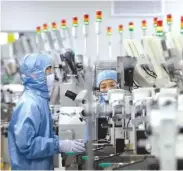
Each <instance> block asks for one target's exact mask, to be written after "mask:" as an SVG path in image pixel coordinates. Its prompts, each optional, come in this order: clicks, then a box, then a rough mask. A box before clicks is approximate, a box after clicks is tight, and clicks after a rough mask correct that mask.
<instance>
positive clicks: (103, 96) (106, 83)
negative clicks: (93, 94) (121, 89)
mask: <svg viewBox="0 0 183 171" xmlns="http://www.w3.org/2000/svg"><path fill="white" fill-rule="evenodd" d="M96 84H97V87H98V88H99V91H100V96H99V102H100V103H101V104H104V103H105V102H106V101H107V100H108V99H107V97H108V95H107V92H108V90H111V89H115V88H117V72H116V71H114V70H104V71H102V72H100V73H99V74H98V76H97V83H96ZM87 139H88V126H87V123H86V125H85V133H84V142H86V141H87Z"/></svg>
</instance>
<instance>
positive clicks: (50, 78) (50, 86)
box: [46, 74, 55, 95]
mask: <svg viewBox="0 0 183 171" xmlns="http://www.w3.org/2000/svg"><path fill="white" fill-rule="evenodd" d="M46 79H47V87H48V92H49V95H51V91H52V89H53V83H54V79H55V76H54V74H49V75H47V76H46Z"/></svg>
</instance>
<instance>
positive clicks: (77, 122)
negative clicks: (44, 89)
mask: <svg viewBox="0 0 183 171" xmlns="http://www.w3.org/2000/svg"><path fill="white" fill-rule="evenodd" d="M167 17H170V16H167ZM88 20H89V16H88V15H84V26H83V27H84V29H83V34H84V54H83V55H82V54H78V53H77V48H76V44H77V38H78V35H77V32H78V19H77V17H73V27H72V36H71V29H69V28H68V27H67V26H66V21H65V20H62V30H59V29H57V26H56V23H52V30H49V29H48V25H47V24H44V25H43V30H44V31H42V30H41V27H38V28H37V34H36V35H35V37H31V38H30V39H29V40H31V41H27V38H26V37H25V36H22V37H21V38H20V39H19V40H17V41H15V42H14V43H12V44H11V45H9V46H10V48H13V49H14V53H13V54H11V55H12V56H13V57H14V58H16V60H15V61H16V64H15V63H14V66H16V65H18V61H19V58H20V57H21V56H22V55H25V54H27V53H36V52H39V51H44V53H46V54H49V55H50V56H51V57H52V60H53V68H54V74H55V78H54V79H55V83H54V87H53V89H52V91H51V94H50V96H51V99H50V103H51V105H50V110H51V112H52V119H53V121H54V128H55V131H56V133H57V135H58V136H59V137H61V138H62V139H83V135H85V132H84V131H85V129H84V128H85V126H86V125H87V129H86V130H87V131H88V136H87V137H85V138H84V140H85V145H86V152H84V153H79V154H78V153H75V152H67V153H62V154H61V155H58V156H57V157H56V158H55V162H56V163H57V165H58V166H57V167H58V168H59V169H61V168H63V167H64V168H65V169H66V170H86V169H94V170H139V169H140V170H147V169H148V170H155V169H157V170H169V169H171V170H181V169H183V166H182V164H181V163H182V159H183V151H182V150H181V144H182V142H183V141H182V140H183V139H182V118H181V113H182V110H183V109H182V107H181V106H182V105H183V104H182V103H183V94H182V90H183V87H182V81H183V77H182V76H183V75H182V72H183V65H181V61H182V60H183V36H182V35H179V36H173V34H172V33H171V32H168V33H166V34H165V33H164V32H163V25H162V21H161V20H160V21H157V30H156V33H157V36H147V35H146V33H145V26H146V25H145V24H146V23H145V22H144V21H143V22H142V24H143V27H142V28H143V29H142V30H143V37H142V40H141V42H140V41H138V40H135V39H133V23H129V31H130V32H131V37H130V39H124V40H123V36H122V34H123V26H122V25H120V26H119V40H120V44H121V46H120V50H119V53H120V54H119V56H118V57H117V58H115V59H116V60H112V58H113V56H112V46H111V44H112V41H111V36H112V28H111V27H107V36H108V51H109V59H108V60H106V61H103V60H101V59H100V48H99V45H100V34H101V30H100V28H101V24H102V12H101V11H97V12H96V37H97V42H96V44H97V49H96V54H97V60H96V61H95V63H94V64H91V59H90V57H89V55H88V53H87V48H88V46H87V45H88V43H87V38H88V24H89V21H88ZM167 20H168V19H167ZM168 21H169V20H168ZM181 21H182V19H181ZM182 22H183V21H182ZM170 26H171V25H169V27H170ZM169 31H171V27H170V28H169ZM162 35H163V36H164V37H162ZM72 38H73V39H72ZM28 42H29V44H28ZM122 45H123V47H122ZM122 51H125V54H126V55H125V56H121V54H122ZM86 57H87V58H86ZM86 59H87V60H86ZM5 66H6V68H8V65H5ZM11 68H12V67H11ZM111 70H112V71H114V72H116V73H117V85H116V87H115V88H112V89H109V90H108V92H106V91H104V93H101V91H100V89H99V86H98V84H97V80H98V75H99V74H100V73H101V72H102V71H106V72H108V71H111ZM6 71H7V69H6ZM9 72H10V71H9ZM13 72H14V71H12V73H13ZM14 73H16V72H14ZM10 75H11V74H10ZM89 78H91V79H89ZM17 80H18V79H17ZM16 86H17V87H16ZM18 86H19V87H18ZM13 88H14V89H13ZM64 88H65V89H64ZM64 90H65V91H64ZM1 92H2V94H4V96H2V98H1V104H3V105H4V108H2V110H1V111H3V112H4V113H3V115H2V116H4V117H5V118H4V119H3V120H4V122H3V123H2V124H1V129H2V130H3V131H2V133H3V135H4V136H5V137H7V127H8V122H9V121H10V117H11V115H10V114H11V111H12V110H13V107H14V105H15V104H16V100H17V97H18V98H19V97H20V94H21V92H23V87H22V86H21V85H14V84H10V85H9V86H6V85H4V86H3V87H2V88H1ZM101 95H103V97H105V98H104V99H101ZM104 95H105V96H104ZM3 97H4V98H3ZM101 100H102V102H103V103H102V104H101ZM68 104H69V105H68ZM7 109H8V110H7ZM9 110H10V111H9ZM7 113H8V114H7ZM2 118H3V117H2ZM167 163H168V165H167Z"/></svg>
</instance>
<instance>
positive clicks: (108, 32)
mask: <svg viewBox="0 0 183 171" xmlns="http://www.w3.org/2000/svg"><path fill="white" fill-rule="evenodd" d="M107 35H108V36H110V35H112V28H111V27H107Z"/></svg>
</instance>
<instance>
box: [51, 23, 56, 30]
mask: <svg viewBox="0 0 183 171" xmlns="http://www.w3.org/2000/svg"><path fill="white" fill-rule="evenodd" d="M51 25H52V30H56V29H57V24H56V22H53V23H52V24H51Z"/></svg>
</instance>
